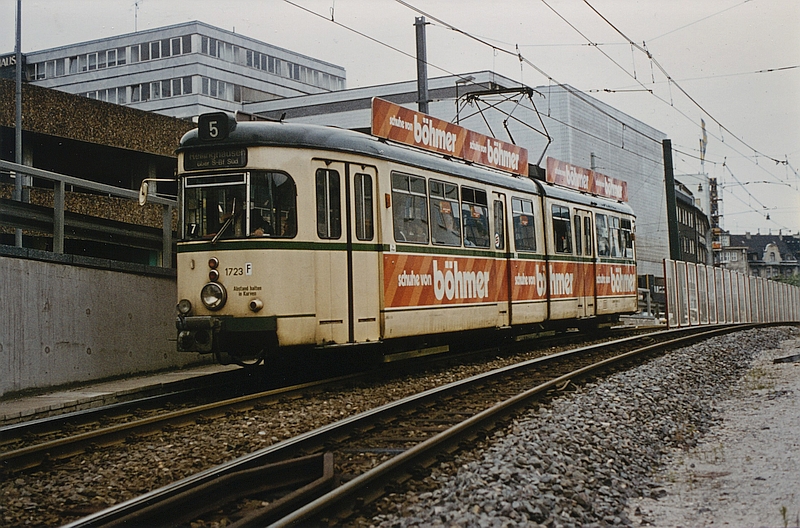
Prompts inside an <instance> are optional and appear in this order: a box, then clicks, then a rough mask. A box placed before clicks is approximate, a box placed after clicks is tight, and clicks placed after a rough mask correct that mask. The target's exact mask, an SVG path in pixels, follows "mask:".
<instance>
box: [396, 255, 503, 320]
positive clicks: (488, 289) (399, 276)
mask: <svg viewBox="0 0 800 528" xmlns="http://www.w3.org/2000/svg"><path fill="white" fill-rule="evenodd" d="M383 266H384V274H383V276H384V296H385V305H386V308H405V307H410V306H419V307H422V306H439V305H450V304H474V303H487V302H498V301H506V300H508V293H507V292H508V288H507V286H506V281H505V273H503V270H504V269H505V262H504V261H502V260H494V259H481V258H466V257H443V256H432V255H409V254H406V253H400V254H396V253H395V254H387V255H384V257H383Z"/></svg>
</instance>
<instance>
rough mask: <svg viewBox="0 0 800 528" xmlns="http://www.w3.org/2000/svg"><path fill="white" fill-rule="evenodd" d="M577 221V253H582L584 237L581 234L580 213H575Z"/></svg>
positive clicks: (574, 218)
mask: <svg viewBox="0 0 800 528" xmlns="http://www.w3.org/2000/svg"><path fill="white" fill-rule="evenodd" d="M573 220H574V221H575V254H576V255H580V254H581V253H583V248H582V247H581V243H582V242H583V237H582V236H581V217H580V215H575V216H574V217H573Z"/></svg>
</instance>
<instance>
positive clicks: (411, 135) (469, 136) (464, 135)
mask: <svg viewBox="0 0 800 528" xmlns="http://www.w3.org/2000/svg"><path fill="white" fill-rule="evenodd" d="M372 134H373V135H375V136H378V137H382V138H386V139H391V140H393V141H397V142H399V143H404V144H406V145H413V146H415V147H419V148H423V149H425V150H430V151H432V152H438V153H440V154H446V155H448V156H453V157H455V158H459V159H463V160H466V161H472V162H474V163H479V164H481V165H486V166H488V167H494V168H497V169H501V170H505V171H509V172H512V173H514V174H520V175H523V176H526V175H527V174H528V151H527V150H526V149H524V148H522V147H518V146H517V145H513V144H511V143H506V142H505V141H500V140H499V139H494V138H491V137H489V136H484V135H483V134H479V133H477V132H473V131H471V130H467V129H466V128H463V127H460V126H458V125H454V124H453V123H448V122H447V121H442V120H441V119H437V118H435V117H431V116H429V115H427V114H423V113H420V112H416V111H414V110H411V109H410V108H405V107H403V106H400V105H396V104H394V103H390V102H389V101H384V100H383V99H379V98H377V97H374V98H373V99H372Z"/></svg>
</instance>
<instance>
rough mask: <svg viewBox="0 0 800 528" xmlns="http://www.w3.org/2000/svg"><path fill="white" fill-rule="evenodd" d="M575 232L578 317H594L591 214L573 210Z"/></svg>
mask: <svg viewBox="0 0 800 528" xmlns="http://www.w3.org/2000/svg"><path fill="white" fill-rule="evenodd" d="M572 224H573V229H574V230H575V256H576V257H577V260H578V266H577V269H576V272H575V273H576V276H575V285H576V292H577V294H578V317H589V316H593V315H595V306H596V302H595V300H596V298H595V294H596V288H595V258H594V244H593V236H592V234H593V233H594V229H593V225H592V213H591V212H589V211H584V210H582V209H575V214H574V217H573V219H572Z"/></svg>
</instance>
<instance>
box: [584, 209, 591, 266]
mask: <svg viewBox="0 0 800 528" xmlns="http://www.w3.org/2000/svg"><path fill="white" fill-rule="evenodd" d="M583 237H584V243H583V254H584V255H586V256H587V257H591V256H592V217H590V216H584V217H583Z"/></svg>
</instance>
